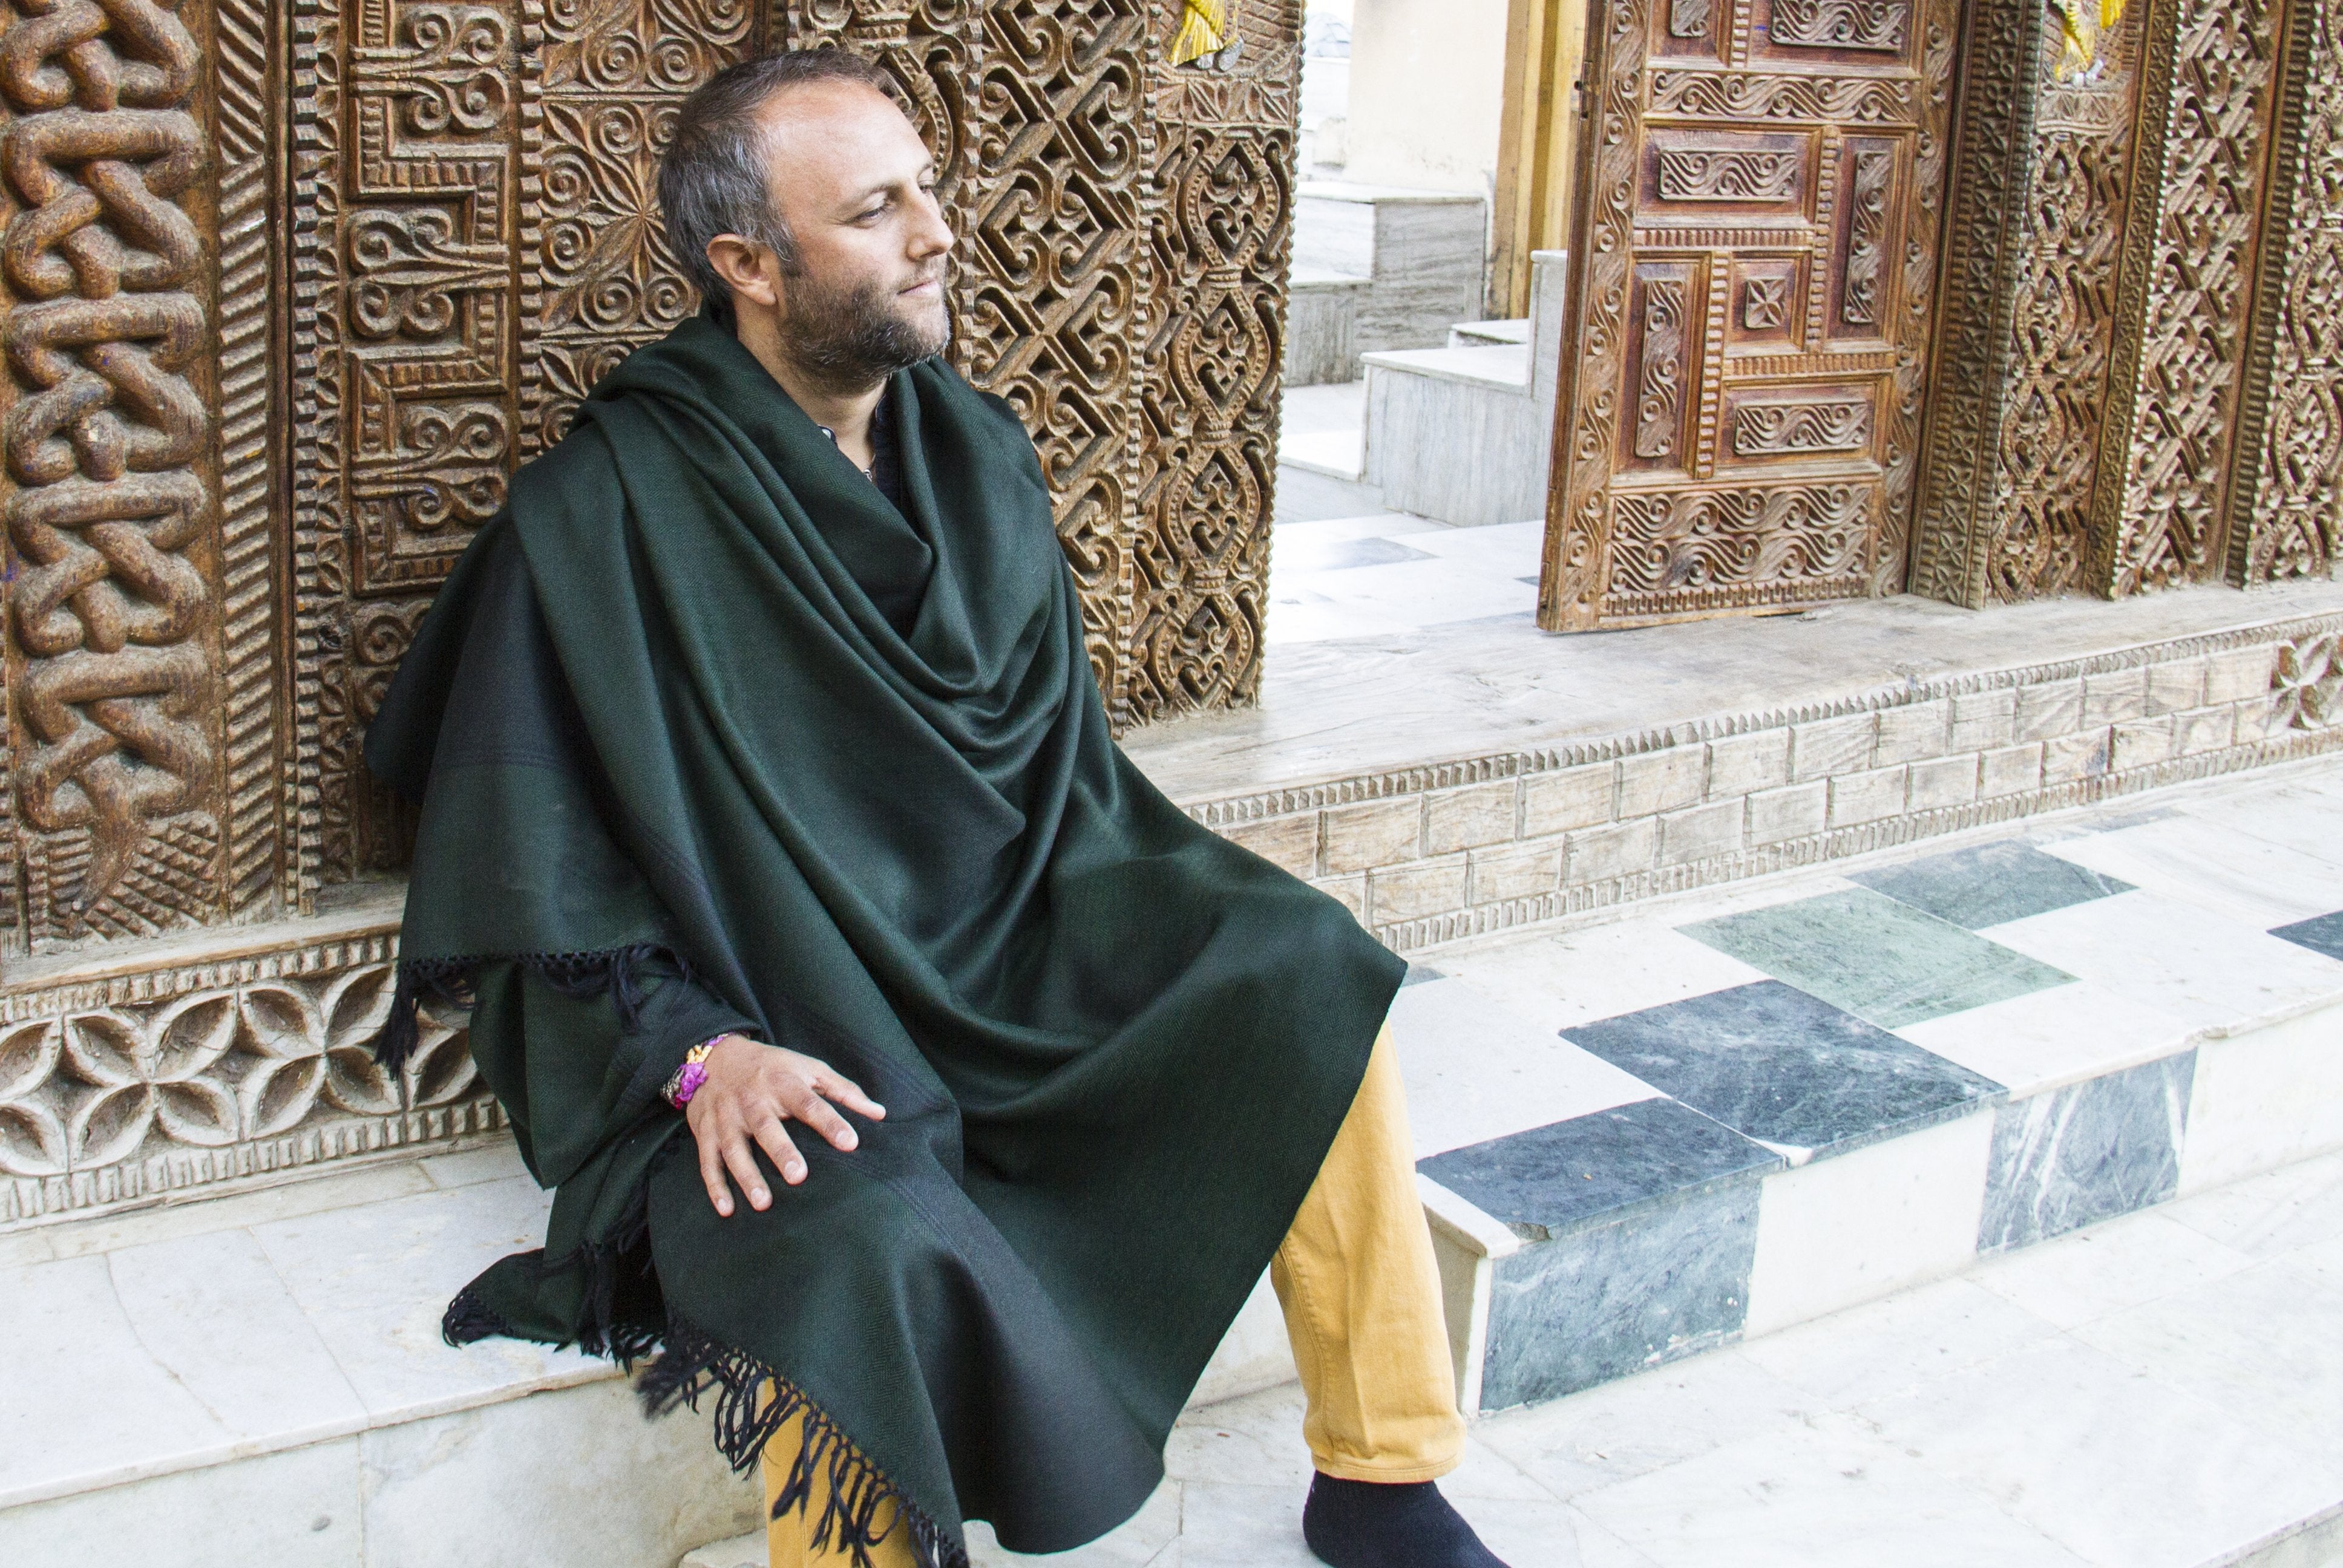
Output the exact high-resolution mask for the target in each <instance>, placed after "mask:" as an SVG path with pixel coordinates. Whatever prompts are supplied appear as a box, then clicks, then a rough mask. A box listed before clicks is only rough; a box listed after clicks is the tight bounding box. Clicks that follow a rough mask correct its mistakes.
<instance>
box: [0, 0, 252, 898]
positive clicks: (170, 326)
mask: <svg viewBox="0 0 2343 1568" xmlns="http://www.w3.org/2000/svg"><path fill="white" fill-rule="evenodd" d="M15 13H16V15H15V19H14V20H13V22H11V23H10V25H8V26H7V27H6V30H5V33H0V96H5V100H6V105H7V107H8V108H9V110H10V111H12V112H13V115H14V116H15V117H14V119H13V121H12V123H10V124H9V125H8V126H7V127H6V128H5V131H0V176H5V179H6V181H7V184H8V186H9V189H10V192H11V194H12V196H14V197H15V203H16V205H17V208H18V210H17V212H16V214H15V216H14V217H13V218H12V219H11V220H10V221H9V223H8V226H7V228H6V230H5V235H0V269H5V275H6V277H7V281H8V284H9V286H10V287H11V289H12V290H13V291H14V292H15V297H16V299H17V300H18V301H19V302H20V303H18V304H17V305H16V306H15V307H14V308H13V309H11V310H10V311H9V312H8V314H7V317H6V318H5V322H0V347H5V354H6V357H7V363H8V367H9V370H10V372H11V374H12V375H13V376H14V377H15V380H16V383H17V386H18V387H19V388H20V389H21V392H20V396H19V397H18V400H17V402H16V405H15V407H14V408H13V409H11V410H10V412H9V414H8V416H7V418H6V420H5V424H0V449H5V459H6V462H7V465H8V470H9V474H10V477H13V478H14V479H15V482H16V486H17V488H16V490H15V493H14V494H13V495H11V496H10V498H8V502H7V506H6V520H7V527H8V531H9V537H10V538H11V540H12V541H13V542H14V544H15V548H16V551H17V553H18V555H19V556H20V557H21V558H23V560H24V561H25V571H24V575H23V578H22V579H21V580H20V582H19V583H18V585H17V589H16V594H15V621H16V628H15V629H16V635H17V638H18V639H19V641H20V643H21V645H22V646H23V648H24V650H25V655H26V658H27V668H26V669H25V676H24V681H23V689H22V691H21V693H20V698H19V713H20V715H21V717H22V720H23V722H24V724H25V728H26V729H28V730H29V731H30V732H31V737H32V740H33V744H32V745H31V746H30V747H29V748H28V749H26V750H25V753H24V754H23V756H22V757H21V758H20V759H19V760H18V763H17V769H16V773H17V784H18V791H19V796H20V799H21V801H22V806H23V810H24V813H25V819H26V820H27V821H28V822H29V823H30V825H31V826H32V827H33V828H35V829H38V830H40V831H43V832H60V831H66V830H71V829H86V830H87V832H88V833H89V835H90V839H91V865H90V869H89V871H88V874H87V875H86V877H85V879H83V881H82V883H81V887H80V894H79V899H78V900H77V903H78V908H79V909H80V910H84V911H85V910H88V909H89V908H90V907H91V906H92V905H94V904H96V902H97V901H98V900H101V899H102V898H104V897H105V895H106V893H107V892H108V891H110V890H112V889H113V887H114V886H115V884H116V882H117V881H118V880H119V879H121V877H122V875H123V873H124V872H125V871H126V870H127V869H129V867H130V865H131V863H132V861H133V859H134V858H135V856H136V853H137V851H138V850H139V849H140V848H141V847H142V845H144V844H145V843H146V839H147V838H148V836H149V834H150V832H151V831H153V830H154V829H155V828H156V826H157V825H158V824H159V822H160V820H161V819H164V818H166V817H168V816H171V815H172V814H174V813H176V812H179V811H182V810H185V809H187V808H189V807H190V806H192V805H195V804H198V803H199V800H198V797H199V795H201V794H203V793H206V786H207V785H208V784H209V782H210V780H211V778H212V775H213V772H214V770H215V753H216V743H215V741H214V739H213V738H212V735H211V732H210V729H209V719H208V715H207V711H206V710H207V708H208V706H209V696H210V691H211V687H212V671H211V661H210V659H209V658H208V656H207V654H206V650H205V648H204V647H203V644H202V641H201V638H202V637H203V634H204V633H205V631H206V628H207V627H208V625H209V622H210V620H211V618H212V614H213V610H214V608H215V607H214V604H213V595H212V591H211V588H210V585H209V584H208V582H207V581H206V578H205V575H204V573H203V572H202V570H200V569H199V568H198V566H197V564H196V561H195V560H193V559H191V558H190V556H191V553H192V552H193V551H196V550H199V549H200V548H201V547H202V543H203V535H204V533H205V531H206V528H207V527H208V526H209V523H210V520H211V513H212V506H211V498H210V496H209V495H208V493H207V491H206V486H205V482H204V479H203V477H202V476H201V474H200V472H199V459H200V458H201V457H202V455H203V453H204V450H205V447H206V441H207V438H208V437H209V434H210V421H209V417H208V415H207V414H206V408H205V404H204V399H203V397H202V396H201V394H200V393H199V392H198V390H197V389H196V386H195V385H194V384H193V383H192V382H191V380H190V377H189V367H190V366H191V364H193V363H194V362H195V361H196V359H197V357H198V356H199V355H200V354H201V353H202V351H203V350H204V349H205V347H206V344H207V343H208V341H209V333H208V322H207V320H206V312H205V307H204V303H203V300H202V299H201V298H200V297H198V295H197V294H196V292H195V290H196V287H197V286H199V285H200V280H201V267H202V262H203V254H204V251H203V240H202V237H201V236H200V235H199V233H198V231H197V229H196V224H195V222H194V221H193V219H191V218H190V216H188V214H187V212H186V210H185V209H184V208H183V206H181V205H180V204H179V201H178V198H179V197H181V196H183V195H184V194H185V193H186V192H187V191H188V190H189V189H190V187H191V186H193V185H194V184H195V182H196V176H198V175H199V174H200V173H202V172H203V168H204V142H203V136H202V133H201V130H200V128H199V126H197V123H196V118H195V116H193V115H192V114H191V113H189V108H190V106H192V105H193V103H194V102H195V97H196V89H197V85H198V74H199V69H200V66H201V64H202V61H201V57H200V55H199V52H198V50H197V47H196V41H195V39H194V37H193V36H192V35H190V34H189V33H188V31H187V29H186V25H184V24H182V22H181V21H180V19H179V17H178V15H177V13H176V9H175V8H173V7H171V6H168V5H157V4H155V3H153V0H15Z"/></svg>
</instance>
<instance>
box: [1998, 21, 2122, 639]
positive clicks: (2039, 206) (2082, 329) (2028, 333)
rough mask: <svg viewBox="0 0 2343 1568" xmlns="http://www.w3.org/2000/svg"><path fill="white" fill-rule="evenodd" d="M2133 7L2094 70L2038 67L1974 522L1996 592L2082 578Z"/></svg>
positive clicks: (2045, 58)
mask: <svg viewBox="0 0 2343 1568" xmlns="http://www.w3.org/2000/svg"><path fill="white" fill-rule="evenodd" d="M2152 13H2153V14H2157V15H2163V14H2165V13H2164V12H2162V11H2159V10H2158V9H2157V8H2156V7H2152V6H2140V5H2136V6H2134V7H2132V9H2130V10H2129V11H2127V13H2126V14H2125V15H2124V17H2123V19H2122V21H2121V22H2120V23H2118V24H2117V25H2116V26H2115V27H2114V28H2111V29H2109V30H2108V32H2107V33H2106V34H2104V35H2102V36H2101V42H2100V51H2101V53H2100V64H2099V68H2098V69H2097V72H2096V73H2094V74H2093V75H2090V76H2087V77H2083V78H2078V79H2077V80H2076V81H2074V82H2067V83H2062V82H2059V81H2057V80H2056V77H2055V76H2054V75H2053V73H2052V66H2053V65H2054V63H2055V61H2056V56H2057V51H2056V43H2055V40H2052V41H2047V42H2046V44H2045V45H2044V47H2043V49H2042V52H2041V54H2040V55H2039V56H2038V59H2037V64H2036V82H2037V84H2038V88H2037V90H2038V91H2039V93H2040V95H2041V96H2040V102H2039V104H2038V106H2037V107H2036V111H2035V130H2034V142H2033V151H2032V165H2031V168H2030V170H2029V173H2028V176H2027V183H2026V199H2025V202H2024V206H2023V213H2024V217H2023V224H2022V227H2021V229H2020V231H2019V238H2018V241H2017V246H2018V252H2019V259H2018V265H2017V269H2016V279H2015V282H2014V284H2013V304H2012V312H2013V315H2012V320H2011V327H2010V330H2011V345H2012V347H2011V357H2010V359H2009V362H2008V364H2007V366H2006V368H2005V369H2004V370H2003V371H2002V372H2001V373H2002V374H2003V375H2004V376H2006V377H2007V378H2008V380H2009V382H2010V387H2009V390H2008V392H2007V394H2006V403H2005V407H2004V411H2003V417H2002V421H2001V426H2000V428H1999V430H1998V431H1997V432H1996V437H1995V439H1996V442H1997V444H1998V460H1997V465H1996V475H1995V485H1994V489H1993V492H1992V495H1991V498H1990V500H1989V502H1988V505H1987V508H1986V513H1985V516H1984V518H1983V522H1982V527H1983V528H1984V530H1985V532H1986V538H1987V540H1988V543H1987V546H1986V565H1985V571H1986V583H1987V585H1988V591H1989V592H1990V593H1991V595H1992V596H1993V597H1994V598H1999V599H2026V598H2038V597H2041V596H2044V595H2049V594H2057V593H2064V592H2067V591H2070V590H2072V589H2075V588H2080V587H2082V586H2084V585H2085V581H2086V574H2085V569H2084V568H2085V558H2086V557H2087V554H2088V552H2089V549H2090V517H2091V508H2092V500H2093V493H2094V487H2095V486H2096V484H2097V477H2098V464H2099V432H2100V428H2101V421H2102V417H2103V413H2104V410H2105V408H2106V407H2107V396H2108V387H2109V382H2110V379H2111V374H2112V363H2113V352H2114V348H2115V344H2116V335H2117V323H2118V322H2119V321H2120V320H2122V319H2123V316H2122V313H2121V311H2120V309H2119V306H2118V300H2117V274H2118V272H2119V270H2120V268H2121V266H2122V262H2123V256H2124V252H2125V246H2126V244H2127V237H2128V238H2129V239H2130V240H2131V242H2132V243H2144V241H2145V240H2146V238H2147V227H2146V226H2142V227H2141V228H2140V229H2138V230H2137V231H2133V232H2132V233H2131V234H2130V235H2129V236H2127V222H2128V219H2129V216H2130V206H2131V199H2132V195H2133V191H2134V189H2135V187H2136V185H2137V179H2136V175H2137V170H2136V169H2135V167H2134V158H2135V154H2136V145H2135V144H2136V139H2137V138H2136V135H2135V131H2136V125H2135V121H2136V115H2137V97H2138V90H2139V85H2140V69H2139V65H2140V57H2141V53H2142V50H2141V37H2142V33H2143V30H2144V26H2145V23H2146V18H2147V16H2148V15H2150V14H2152Z"/></svg>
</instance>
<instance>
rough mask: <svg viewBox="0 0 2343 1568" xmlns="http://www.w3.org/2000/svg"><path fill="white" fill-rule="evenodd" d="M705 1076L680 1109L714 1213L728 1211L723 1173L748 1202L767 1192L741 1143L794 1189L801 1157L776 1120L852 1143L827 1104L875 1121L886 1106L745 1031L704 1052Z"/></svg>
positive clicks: (845, 1145)
mask: <svg viewBox="0 0 2343 1568" xmlns="http://www.w3.org/2000/svg"><path fill="white" fill-rule="evenodd" d="M707 1066H708V1081H707V1082H705V1083H703V1084H701V1085H700V1086H699V1092H698V1093H696V1094H694V1095H693V1096H692V1097H691V1101H690V1103H689V1104H688V1105H686V1106H685V1107H684V1110H683V1119H684V1121H685V1122H686V1123H688V1124H689V1126H690V1128H691V1136H692V1137H693V1139H694V1140H696V1141H698V1142H699V1179H700V1180H701V1181H705V1182H706V1183H707V1184H708V1201H709V1202H711V1203H713V1204H715V1205H716V1211H717V1212H718V1213H719V1214H725V1215H729V1214H730V1213H731V1212H732V1188H731V1184H730V1183H729V1182H728V1181H725V1179H724V1174H725V1172H726V1171H730V1172H731V1173H732V1178H733V1180H734V1181H739V1183H740V1190H741V1191H744V1192H746V1193H748V1194H749V1207H750V1208H751V1209H759V1210H762V1209H768V1208H770V1207H771V1206H772V1202H773V1195H772V1194H771V1193H770V1192H769V1191H766V1190H765V1177H764V1173H763V1172H762V1171H759V1170H758V1169H757V1157H756V1155H755V1153H754V1152H752V1151H750V1149H749V1140H751V1139H754V1140H755V1141H756V1142H757V1144H758V1146H759V1148H761V1149H763V1150H764V1151H765V1152H766V1153H767V1154H768V1155H769V1156H770V1157H771V1159H772V1161H773V1163H774V1164H775V1165H777V1166H779V1168H780V1172H781V1180H782V1181H787V1182H788V1183H789V1185H790V1186H792V1187H794V1186H796V1185H797V1184H798V1183H799V1182H800V1181H804V1180H805V1178H806V1165H805V1161H804V1159H803V1158H802V1157H801V1156H799V1153H798V1151H797V1145H795V1144H793V1143H791V1142H790V1141H789V1133H788V1132H786V1131H783V1130H782V1128H781V1123H782V1122H784V1121H788V1120H789V1118H791V1117H795V1118H796V1119H797V1120H798V1121H802V1122H804V1123H805V1124H806V1125H807V1126H808V1127H809V1128H811V1129H813V1131H816V1132H818V1133H820V1135H821V1136H822V1137H824V1138H826V1139H828V1140H829V1141H830V1146H831V1147H832V1148H835V1149H839V1150H841V1151H843V1150H850V1149H852V1148H853V1147H854V1146H855V1144H856V1143H857V1142H859V1141H860V1140H858V1139H857V1138H856V1137H855V1136H854V1129H853V1128H851V1127H850V1126H848V1125H847V1124H846V1118H844V1117H843V1116H840V1114H839V1113H838V1112H837V1111H832V1110H831V1109H830V1101H833V1100H835V1101H838V1103H839V1104H840V1105H843V1106H845V1107H846V1108H847V1109H848V1110H849V1111H856V1112H858V1113H860V1114H861V1115H864V1116H868V1117H870V1119H871V1120H872V1121H879V1120H880V1119H882V1118H884V1117H885V1116H886V1114H887V1109H886V1107H884V1106H882V1105H880V1103H879V1102H878V1101H875V1100H873V1099H871V1098H870V1096H869V1095H867V1094H865V1093H863V1092H862V1091H861V1090H860V1089H859V1088H858V1087H856V1086H855V1085H854V1084H853V1083H851V1082H850V1081H848V1080H846V1079H844V1078H842V1077H840V1075H839V1074H838V1073H836V1072H834V1071H832V1070H830V1068H829V1067H828V1066H827V1065H825V1064H824V1063H822V1062H819V1061H816V1060H814V1059H813V1058H812V1057H810V1056H801V1055H799V1053H798V1052H796V1051H794V1050H782V1049H781V1048H780V1047H779V1046H776V1045H760V1044H759V1043H758V1042H757V1041H755V1040H750V1039H749V1038H748V1037H747V1036H745V1035H738V1034H728V1035H726V1036H725V1037H724V1038H723V1039H721V1040H718V1041H717V1042H716V1049H715V1050H711V1051H709V1053H708V1063H707Z"/></svg>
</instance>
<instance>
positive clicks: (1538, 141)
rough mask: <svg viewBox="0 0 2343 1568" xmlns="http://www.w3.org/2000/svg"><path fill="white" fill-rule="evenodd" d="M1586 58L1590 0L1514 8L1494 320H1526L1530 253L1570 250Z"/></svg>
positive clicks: (1524, 3) (1534, 0)
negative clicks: (1581, 73)
mask: <svg viewBox="0 0 2343 1568" xmlns="http://www.w3.org/2000/svg"><path fill="white" fill-rule="evenodd" d="M1585 51H1586V0H1513V4H1512V6H1511V8H1510V10H1509V13H1508V15H1507V18H1506V23H1505V99H1504V108H1503V118H1502V121H1501V128H1500V130H1499V133H1498V136H1499V140H1498V144H1497V191H1496V207H1495V218H1494V223H1493V228H1492V239H1491V249H1490V258H1491V259H1490V266H1489V311H1490V314H1491V315H1492V316H1496V317H1523V316H1527V315H1528V314H1529V313H1530V253H1531V252H1533V251H1539V250H1560V249H1563V248H1564V246H1567V245H1568V244H1569V243H1570V204H1571V196H1572V194H1573V191H1574V188H1575V186H1576V180H1575V178H1574V169H1575V164H1574V159H1575V157H1576V156H1577V149H1578V125H1579V118H1578V103H1579V74H1580V72H1581V71H1582V70H1583V69H1584V57H1585Z"/></svg>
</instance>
